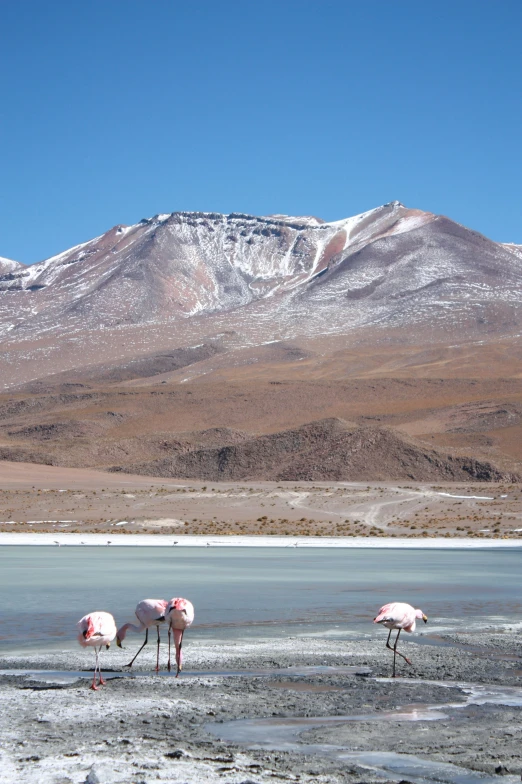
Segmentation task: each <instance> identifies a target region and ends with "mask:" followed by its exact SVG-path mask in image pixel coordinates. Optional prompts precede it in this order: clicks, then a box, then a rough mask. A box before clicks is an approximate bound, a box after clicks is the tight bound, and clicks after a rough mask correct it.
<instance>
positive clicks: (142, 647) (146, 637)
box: [126, 629, 149, 667]
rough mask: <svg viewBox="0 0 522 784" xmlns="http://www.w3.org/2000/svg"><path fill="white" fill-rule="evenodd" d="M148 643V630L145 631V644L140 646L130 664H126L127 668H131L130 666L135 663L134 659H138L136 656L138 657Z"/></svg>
mask: <svg viewBox="0 0 522 784" xmlns="http://www.w3.org/2000/svg"><path fill="white" fill-rule="evenodd" d="M148 641H149V630H148V629H147V630H146V631H145V642H144V643H143V645H142V646H141V648H140V649H139V651H138V653H137V654H136V656H135V657H134V659H133V660H132V661H131V662H130V664H127V665H126V666H127V667H132V665H133V664H134V662H135V661H136V659H137V658H138V656H139V655H140V653H141V652H142V650H143V649H144V647H145V646H146V645H147V643H148Z"/></svg>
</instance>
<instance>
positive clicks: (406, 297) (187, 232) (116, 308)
mask: <svg viewBox="0 0 522 784" xmlns="http://www.w3.org/2000/svg"><path fill="white" fill-rule="evenodd" d="M521 334H522V249H521V247H520V246H517V245H513V244H510V243H506V244H499V243H495V242H492V241H491V240H488V239H487V238H485V237H483V236H482V235H480V234H478V233H477V232H474V231H472V230H470V229H467V228H465V227H463V226H461V225H459V224H457V223H454V222H452V221H451V220H449V219H448V218H444V217H441V216H436V215H433V214H431V213H427V212H422V211H420V210H412V209H408V208H406V207H404V206H403V205H402V204H400V203H399V202H392V203H390V204H386V205H384V206H382V207H378V208H377V209H375V210H370V211H369V212H366V213H363V214H361V215H357V216H354V217H352V218H347V219H345V220H341V221H336V222H330V223H326V222H323V221H321V220H320V219H318V218H311V217H288V216H284V215H272V216H266V217H255V216H251V215H243V214H231V215H221V214H210V213H184V212H182V213H179V212H178V213H170V214H163V215H157V216H155V217H154V218H151V219H147V220H143V221H140V222H139V223H138V224H135V225H133V226H115V227H114V228H113V229H111V230H110V231H108V232H106V233H105V234H103V235H101V236H100V237H97V238H95V239H93V240H90V241H88V242H85V243H82V244H80V245H77V246H76V247H74V248H71V249H69V250H67V251H64V252H63V253H61V254H59V255H57V256H54V257H53V258H51V259H47V260H46V261H43V262H40V263H38V264H35V265H33V266H31V267H26V266H24V265H22V264H19V263H18V262H14V261H10V260H8V259H0V371H1V372H0V389H1V390H3V394H2V395H0V459H4V460H5V459H12V460H18V461H24V460H27V461H38V462H48V463H53V464H60V465H70V466H93V467H94V466H96V467H100V468H105V469H107V468H110V467H113V468H114V467H116V468H117V467H118V466H119V467H120V468H122V469H123V470H125V471H128V470H133V471H137V470H139V471H143V472H145V473H150V474H158V475H162V476H163V475H165V476H171V475H173V473H174V474H178V475H180V476H186V477H202V478H208V479H209V480H210V479H211V480H212V481H216V480H217V479H218V478H222V479H224V478H226V477H229V478H231V479H233V478H243V477H250V478H253V477H256V478H275V479H278V480H282V479H283V478H285V477H286V478H289V479H290V478H291V479H297V478H311V479H313V478H317V479H319V478H325V479H334V478H342V479H355V478H359V479H368V480H370V479H371V478H380V479H381V478H382V479H385V478H393V479H398V478H405V479H406V478H414V477H415V478H417V479H426V480H433V481H435V480H436V479H437V480H442V479H444V478H446V479H451V478H454V479H458V480H459V481H460V480H463V479H464V478H466V477H467V476H469V477H471V478H477V479H494V478H495V477H497V478H498V477H501V476H508V475H509V476H515V475H519V474H520V473H521V467H522V446H521V444H522V437H521V436H522V424H521V422H522V420H521V419H520V411H522V380H521V379H520V362H521V361H522V348H521V345H520V335H521ZM500 379H503V381H502V382H501V381H500ZM501 390H503V391H502V394H501ZM334 420H335V421H337V420H345V424H343V425H342V426H341V425H339V424H337V425H335V426H333V425H331V424H326V425H325V424H324V423H325V422H327V423H331V422H332V421H334ZM346 421H349V422H353V423H354V425H353V428H352V429H350V428H351V427H352V426H351V425H350V426H349V425H346ZM289 428H291V430H289ZM303 428H304V429H303ZM189 432H190V433H193V434H196V435H194V436H193V437H192V436H191V437H190V438H189V441H188V442H187V433H189ZM202 433H205V434H206V435H204V436H203V435H201V434H202ZM209 433H212V439H211V442H210V441H209V440H208V439H209V435H208V434H209ZM238 433H239V434H240V435H238ZM318 433H319V435H317V434H318ZM232 434H233V442H231V441H230V439H231V438H232ZM187 443H188V445H187ZM307 444H309V445H311V446H307ZM372 444H373V446H372ZM283 455H287V457H285V459H283ZM316 458H317V460H316ZM314 461H315V462H314ZM495 466H497V467H496V468H495Z"/></svg>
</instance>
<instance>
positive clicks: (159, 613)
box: [116, 599, 167, 672]
mask: <svg viewBox="0 0 522 784" xmlns="http://www.w3.org/2000/svg"><path fill="white" fill-rule="evenodd" d="M166 609H167V602H166V601H165V599H143V601H141V602H138V604H137V605H136V610H135V614H136V618H137V619H138V621H139V622H140V625H139V626H135V624H133V623H126V624H125V625H124V626H122V627H121V628H120V629H118V634H117V636H116V645H117V646H118V648H121V647H122V642H123V640H124V639H125V636H126V634H127V632H128V631H129V630H130V631H133V632H142V631H143V630H144V629H145V642H144V643H143V645H142V646H141V648H140V649H139V651H138V653H137V654H136V656H135V657H134V659H133V660H132V661H131V662H130V664H127V667H132V665H133V664H134V662H135V661H136V659H137V658H138V655H139V654H140V653H141V652H142V650H143V649H144V647H145V646H146V645H147V643H148V641H149V629H150V627H151V626H155V627H156V631H157V633H158V644H157V650H156V672H158V671H159V649H160V626H161V625H162V624H164V623H165V611H166Z"/></svg>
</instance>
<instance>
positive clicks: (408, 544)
mask: <svg viewBox="0 0 522 784" xmlns="http://www.w3.org/2000/svg"><path fill="white" fill-rule="evenodd" d="M109 536H110V538H108V537H109ZM2 545H3V546H19V545H25V546H50V547H57V546H58V547H62V546H63V547H65V546H67V547H81V546H89V547H107V546H110V547H279V548H284V547H292V548H297V549H299V548H345V549H361V548H367V549H379V548H397V549H410V550H415V549H417V550H428V549H438V550H450V549H459V550H477V549H484V548H487V549H506V548H507V549H512V548H517V549H522V541H520V540H519V539H486V538H482V537H481V538H468V537H451V538H449V537H448V538H446V537H426V538H425V537H385V536H367V537H365V536H339V537H328V536H325V537H315V536H310V537H297V536H237V535H230V536H198V535H186V534H182V535H180V536H175V535H173V534H170V535H165V534H88V533H85V534H75V533H63V534H61V533H33V532H31V533H5V532H2V533H0V546H2Z"/></svg>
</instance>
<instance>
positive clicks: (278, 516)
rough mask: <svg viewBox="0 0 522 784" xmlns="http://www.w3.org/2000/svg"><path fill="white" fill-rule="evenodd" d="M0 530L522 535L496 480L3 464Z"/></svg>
mask: <svg viewBox="0 0 522 784" xmlns="http://www.w3.org/2000/svg"><path fill="white" fill-rule="evenodd" d="M0 486H1V490H0V519H1V520H2V522H1V524H0V530H1V531H7V532H11V533H15V532H16V533H21V532H27V533H29V532H31V533H36V532H44V531H60V532H62V533H66V532H80V533H87V532H112V533H113V534H115V533H127V534H132V533H161V534H176V535H180V534H214V535H219V534H220V535H226V534H263V535H271V534H273V535H276V534H277V535H281V534H282V535H289V536H299V537H301V536H303V537H304V536H312V535H313V536H317V535H326V536H400V537H404V536H411V537H429V536H433V535H436V536H448V537H464V536H465V537H483V538H500V537H508V538H520V539H521V540H522V506H521V501H520V498H521V488H520V485H518V484H499V483H494V484H491V483H488V484H485V483H476V484H471V483H445V484H440V485H434V484H428V483H426V484H425V483H409V484H402V483H397V484H395V483H390V482H387V483H375V482H373V483H370V484H367V483H356V482H343V483H340V482H336V483H325V482H319V483H312V482H282V483H274V482H247V483H244V484H237V483H212V484H208V485H207V484H203V483H201V482H182V481H174V480H170V481H166V480H161V479H155V478H150V477H144V476H132V475H126V474H120V473H118V474H111V473H104V472H100V471H93V470H88V469H73V468H59V467H55V466H39V465H34V464H23V463H10V462H2V463H0Z"/></svg>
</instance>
